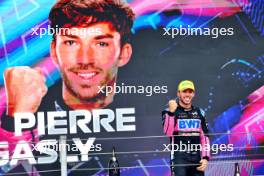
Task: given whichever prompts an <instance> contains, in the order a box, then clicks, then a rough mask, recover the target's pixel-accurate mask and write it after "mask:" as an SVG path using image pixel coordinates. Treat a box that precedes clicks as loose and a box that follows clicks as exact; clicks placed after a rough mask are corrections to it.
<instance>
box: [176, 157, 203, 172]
mask: <svg viewBox="0 0 264 176" xmlns="http://www.w3.org/2000/svg"><path fill="white" fill-rule="evenodd" d="M200 160H201V156H200V153H199V152H196V153H186V152H175V154H174V159H173V160H171V165H172V166H171V173H172V176H204V172H202V171H198V170H197V169H196V168H197V167H199V165H200ZM173 165H176V166H173Z"/></svg>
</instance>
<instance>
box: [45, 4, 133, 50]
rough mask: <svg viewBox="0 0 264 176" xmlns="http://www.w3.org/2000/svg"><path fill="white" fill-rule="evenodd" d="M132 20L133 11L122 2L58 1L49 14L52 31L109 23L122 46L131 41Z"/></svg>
mask: <svg viewBox="0 0 264 176" xmlns="http://www.w3.org/2000/svg"><path fill="white" fill-rule="evenodd" d="M134 19H135V14H134V12H133V10H132V9H131V8H130V7H129V6H128V5H127V4H126V3H124V2H122V0H59V1H58V2H57V3H56V4H55V5H54V6H53V7H52V9H51V11H50V14H49V22H50V27H51V28H52V29H56V28H70V27H74V26H81V27H87V26H89V25H90V24H94V23H98V22H110V23H111V24H112V25H113V27H114V28H115V30H116V31H118V32H119V33H120V35H121V44H122V45H123V44H125V43H127V42H129V41H130V39H131V28H132V26H133V22H134ZM55 37H56V36H55V35H53V39H55Z"/></svg>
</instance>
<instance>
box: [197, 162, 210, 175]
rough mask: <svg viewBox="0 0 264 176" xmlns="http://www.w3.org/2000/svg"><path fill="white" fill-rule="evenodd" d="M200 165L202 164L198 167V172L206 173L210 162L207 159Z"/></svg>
mask: <svg viewBox="0 0 264 176" xmlns="http://www.w3.org/2000/svg"><path fill="white" fill-rule="evenodd" d="M200 163H201V166H199V167H197V168H196V169H197V170H198V171H203V172H204V171H205V169H206V167H207V165H208V161H207V160H206V159H202V160H201V161H200Z"/></svg>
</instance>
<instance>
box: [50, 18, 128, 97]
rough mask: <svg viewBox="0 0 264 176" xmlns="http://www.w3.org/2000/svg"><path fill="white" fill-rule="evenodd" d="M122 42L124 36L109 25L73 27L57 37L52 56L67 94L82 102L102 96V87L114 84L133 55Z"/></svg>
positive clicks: (52, 46) (105, 23) (103, 23)
mask: <svg viewBox="0 0 264 176" xmlns="http://www.w3.org/2000/svg"><path fill="white" fill-rule="evenodd" d="M120 39H121V36H120V33H119V32H117V31H116V30H114V28H113V27H112V25H111V23H107V22H100V23H95V24H93V25H90V26H89V27H85V28H83V27H72V28H69V31H67V33H66V34H63V35H57V36H56V39H55V40H56V41H54V42H52V44H51V55H52V58H53V60H54V61H55V63H56V64H57V65H58V67H59V69H60V71H61V74H62V78H63V83H64V86H65V88H66V90H67V91H68V92H70V93H71V94H73V95H74V96H76V97H78V98H79V99H80V100H89V99H91V98H95V97H96V96H98V92H100V88H99V87H100V86H105V85H111V84H113V83H114V82H115V80H116V76H117V71H118V67H120V66H123V65H125V64H126V63H127V62H128V60H129V58H130V56H131V52H132V49H131V45H130V44H125V45H124V46H122V47H121V44H120ZM128 50H129V52H127V51H128Z"/></svg>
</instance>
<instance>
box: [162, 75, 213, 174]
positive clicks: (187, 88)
mask: <svg viewBox="0 0 264 176" xmlns="http://www.w3.org/2000/svg"><path fill="white" fill-rule="evenodd" d="M177 96H178V98H179V102H176V100H170V101H169V107H168V108H167V109H166V110H164V111H163V112H162V121H163V130H164V133H165V134H166V135H168V136H170V138H171V144H172V151H171V152H172V156H171V163H172V171H171V172H172V175H173V176H192V175H195V176H203V175H204V171H205V169H206V167H207V165H208V160H209V157H210V150H209V149H210V147H209V145H210V143H209V138H208V135H207V133H208V127H207V122H206V119H205V113H204V111H203V110H202V109H200V108H198V107H194V106H193V105H192V100H193V98H194V96H195V87H194V84H193V82H192V81H189V80H185V81H181V82H180V84H179V85H178V92H177ZM177 165H178V166H177Z"/></svg>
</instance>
